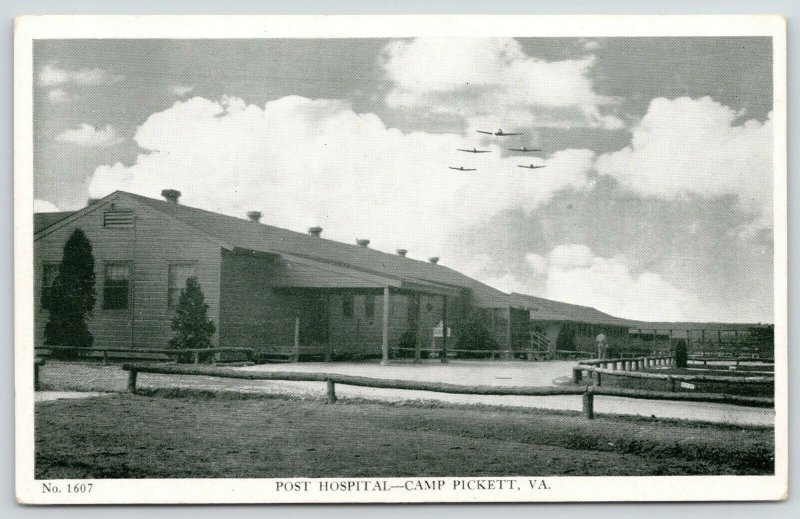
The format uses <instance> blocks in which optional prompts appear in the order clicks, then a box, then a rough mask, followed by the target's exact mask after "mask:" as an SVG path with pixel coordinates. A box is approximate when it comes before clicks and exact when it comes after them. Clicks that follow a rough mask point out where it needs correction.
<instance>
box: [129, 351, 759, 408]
mask: <svg viewBox="0 0 800 519" xmlns="http://www.w3.org/2000/svg"><path fill="white" fill-rule="evenodd" d="M122 369H124V370H126V371H127V372H128V391H130V392H131V393H136V384H137V375H138V373H153V374H163V375H190V376H205V377H219V378H230V379H241V380H280V381H291V382H324V383H325V387H326V395H327V399H328V402H330V403H334V402H336V400H337V397H336V384H343V385H347V386H361V387H374V388H384V389H403V390H411V391H430V392H434V393H449V394H460V395H505V396H508V395H513V396H564V395H576V396H577V395H580V396H582V399H583V414H584V416H585V417H586V418H588V419H592V418H594V399H595V397H597V396H613V397H623V398H635V399H641V400H671V401H684V402H711V403H718V404H732V405H739V406H747V407H774V405H775V402H774V400H773V399H771V398H763V397H745V396H735V395H723V394H713V393H668V392H661V391H641V390H634V389H621V388H608V387H593V386H588V387H574V386H543V387H529V386H467V385H460V384H446V383H439V382H427V381H418V380H394V379H381V378H369V377H359V376H353V375H342V374H338V373H304V372H294V371H241V370H233V369H229V368H215V367H201V366H197V367H195V366H185V365H184V366H181V365H174V364H123V366H122Z"/></svg>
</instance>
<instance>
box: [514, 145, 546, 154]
mask: <svg viewBox="0 0 800 519" xmlns="http://www.w3.org/2000/svg"><path fill="white" fill-rule="evenodd" d="M508 150H509V151H521V152H523V153H527V152H530V151H542V150H540V149H539V148H536V149H533V150H532V149H530V148H526V147H525V146H523V147H521V148H508Z"/></svg>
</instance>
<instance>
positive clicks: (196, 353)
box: [194, 351, 200, 364]
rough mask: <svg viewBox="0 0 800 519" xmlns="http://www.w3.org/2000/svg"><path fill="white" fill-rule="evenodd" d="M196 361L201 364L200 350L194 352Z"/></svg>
mask: <svg viewBox="0 0 800 519" xmlns="http://www.w3.org/2000/svg"><path fill="white" fill-rule="evenodd" d="M194 363H195V364H200V352H199V351H196V352H194Z"/></svg>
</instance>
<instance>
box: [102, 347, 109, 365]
mask: <svg viewBox="0 0 800 519" xmlns="http://www.w3.org/2000/svg"><path fill="white" fill-rule="evenodd" d="M107 365H108V350H103V366H107Z"/></svg>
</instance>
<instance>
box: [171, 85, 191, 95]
mask: <svg viewBox="0 0 800 519" xmlns="http://www.w3.org/2000/svg"><path fill="white" fill-rule="evenodd" d="M192 90H194V87H193V86H187V85H171V86H170V87H169V91H170V92H172V93H173V94H175V95H176V96H178V97H184V96H187V95H189V94H191V93H192Z"/></svg>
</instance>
